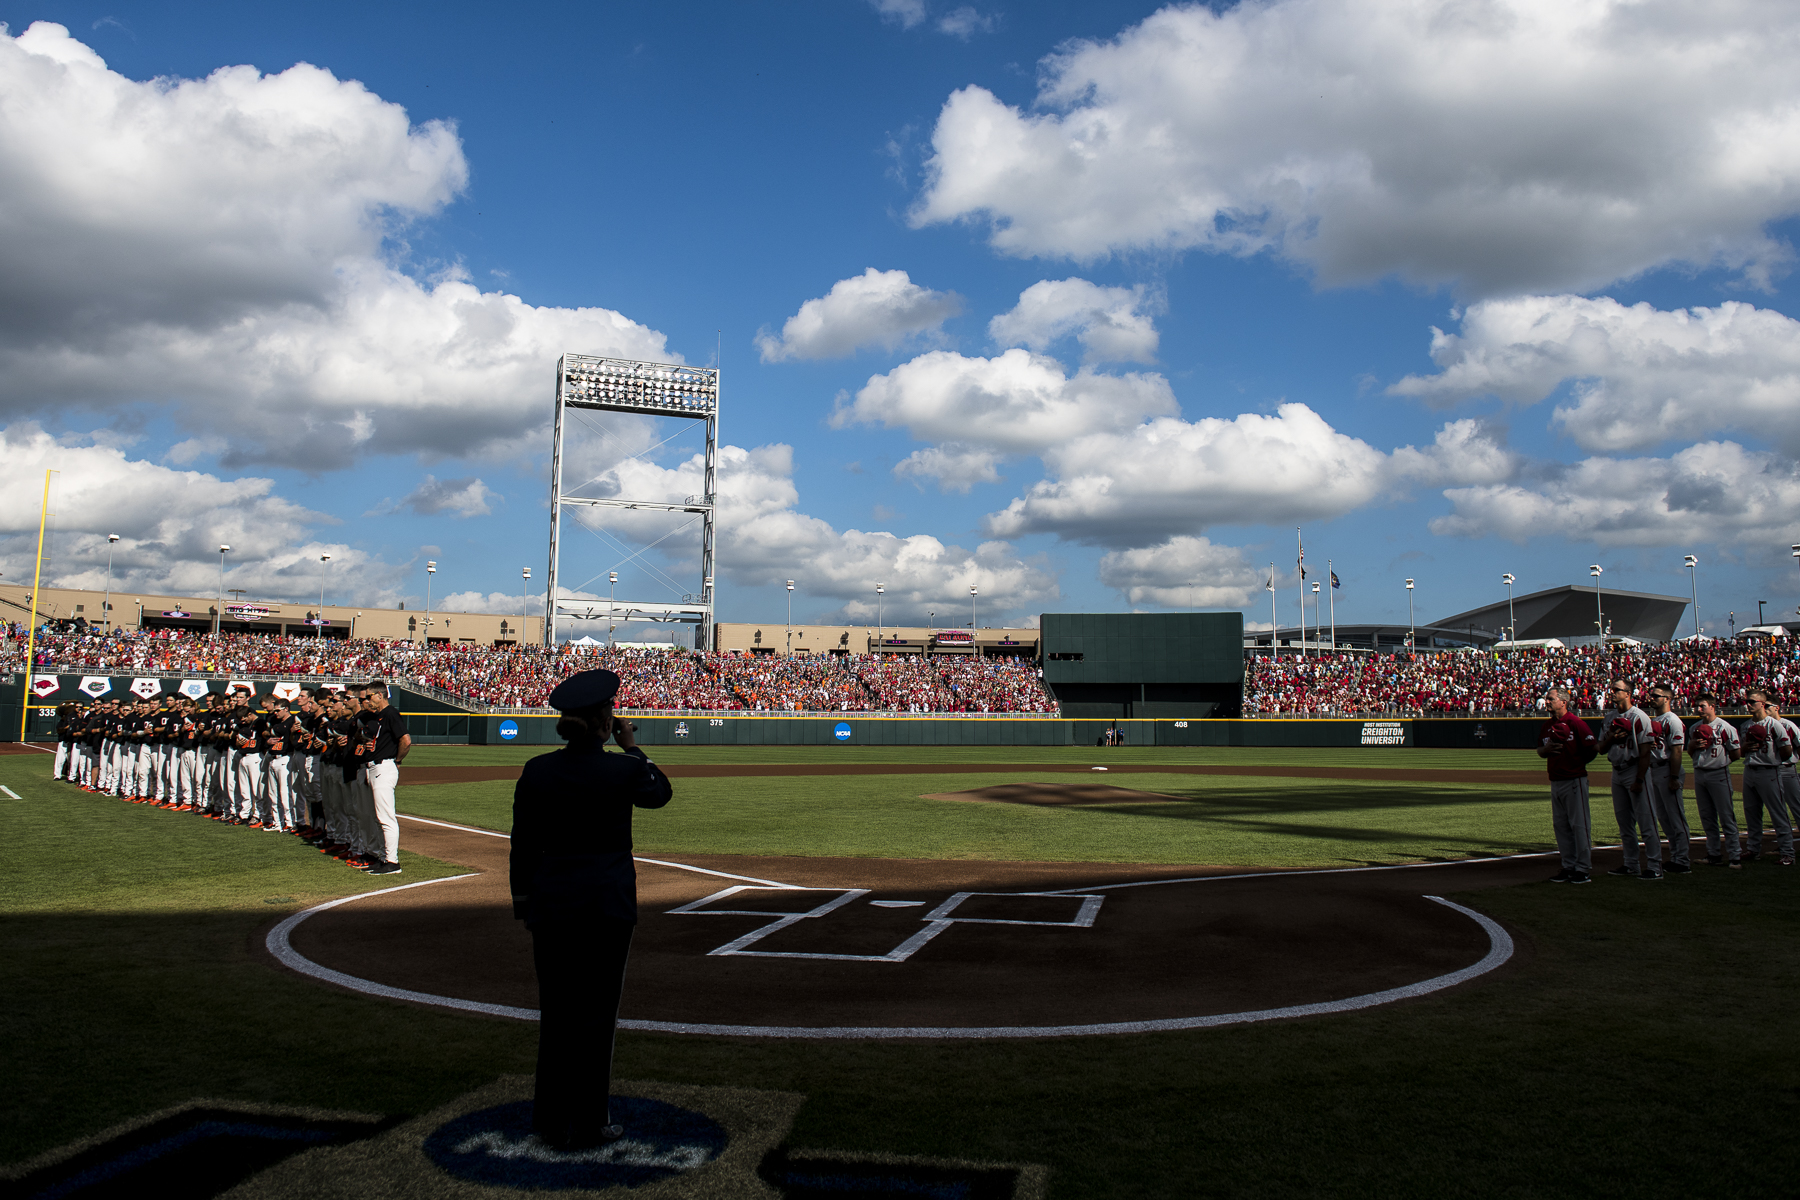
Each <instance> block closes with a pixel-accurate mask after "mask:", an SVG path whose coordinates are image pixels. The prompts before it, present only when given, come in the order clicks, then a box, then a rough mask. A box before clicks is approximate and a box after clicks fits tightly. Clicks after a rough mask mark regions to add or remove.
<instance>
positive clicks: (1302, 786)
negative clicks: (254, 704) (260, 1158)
mask: <svg viewBox="0 0 1800 1200" xmlns="http://www.w3.org/2000/svg"><path fill="white" fill-rule="evenodd" d="M1031 778H1034V776H1033V775H1032V774H1031V772H1030V771H1028V770H1027V771H1021V772H1020V773H1019V775H1017V776H1014V775H1010V774H1009V775H993V774H980V775H957V774H944V775H829V776H779V775H776V776H761V777H755V778H747V779H677V780H675V781H674V782H675V800H674V801H673V802H672V803H671V804H670V805H669V806H668V807H667V808H663V809H657V810H653V811H646V812H642V813H639V814H638V817H637V822H636V836H637V845H638V848H639V849H640V850H642V851H643V852H645V853H654V854H682V853H719V852H728V853H733V854H805V855H827V856H844V857H853V858H973V859H1004V860H1009V861H1024V862H1131V863H1196V864H1200V863H1204V864H1213V865H1219V866H1253V865H1266V866H1282V867H1318V866H1345V865H1352V864H1354V865H1363V864H1368V863H1389V862H1403V861H1409V860H1415V859H1443V858H1469V857H1480V856H1486V855H1492V854H1511V853H1515V852H1519V851H1529V850H1543V849H1548V848H1551V847H1553V846H1554V841H1553V840H1551V838H1552V835H1551V832H1550V824H1549V815H1548V813H1549V805H1548V802H1547V800H1546V799H1545V797H1544V795H1543V794H1542V789H1537V788H1524V787H1490V786H1474V785H1469V784H1442V783H1391V782H1387V781H1353V782H1341V781H1336V780H1294V779H1279V778H1270V777H1256V776H1240V775H1217V776H1215V775H1205V776H1195V775H1160V774H1154V773H1145V774H1132V775H1122V776H1119V777H1117V778H1115V779H1112V780H1110V781H1109V782H1111V783H1113V784H1116V785H1122V786H1126V787H1130V788H1132V789H1135V790H1139V791H1147V792H1159V793H1163V794H1166V795H1172V796H1179V797H1182V798H1183V799H1182V800H1181V801H1180V802H1178V803H1164V804H1131V805H1118V806H1112V805H1108V806H1104V807H1095V808H1035V807H1031V806H1028V805H1019V804H973V803H963V802H957V801H946V800H927V799H923V798H922V797H923V795H924V794H926V793H932V792H959V791H964V790H968V789H973V788H984V787H992V786H994V785H995V784H998V783H1011V782H1014V781H1015V780H1018V779H1031ZM1035 778H1038V779H1044V780H1050V781H1066V780H1067V779H1068V778H1069V777H1068V776H1060V775H1054V774H1042V775H1037V776H1035ZM1080 778H1081V777H1079V776H1078V777H1077V779H1080ZM1082 782H1085V780H1084V779H1083V780H1082ZM512 792H513V785H512V784H511V783H505V782H495V783H448V784H430V785H425V786H419V787H403V788H401V789H400V793H399V799H400V808H401V810H402V811H403V812H408V813H413V814H415V815H418V816H422V817H430V818H433V819H436V820H442V821H455V822H459V823H461V824H466V825H475V826H479V827H481V828H483V829H496V830H500V831H502V832H504V831H506V830H508V829H510V828H511V827H512ZM1608 803H1609V802H1608V801H1605V800H1604V799H1600V800H1598V801H1597V802H1596V804H1595V815H1596V817H1598V816H1601V815H1603V814H1605V813H1610V811H1611V810H1610V808H1608V807H1607V805H1608ZM403 836H404V834H403Z"/></svg>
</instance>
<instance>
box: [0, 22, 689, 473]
mask: <svg viewBox="0 0 1800 1200" xmlns="http://www.w3.org/2000/svg"><path fill="white" fill-rule="evenodd" d="M0 178H4V179H5V180H6V203H5V204H4V205H0V415H10V416H13V417H18V416H31V415H33V414H36V413H41V412H47V411H50V410H52V409H55V410H60V411H65V412H66V411H72V410H81V409H87V410H89V411H91V412H93V413H95V414H98V415H104V414H106V413H108V412H111V411H116V410H117V409H119V408H121V407H125V406H130V405H133V404H136V403H139V402H151V403H159V404H165V405H167V406H168V408H169V411H170V412H171V413H172V415H173V416H174V417H175V419H176V420H177V421H178V422H180V423H181V424H182V425H184V426H186V427H187V428H188V429H189V430H191V431H192V432H193V433H194V434H195V435H196V437H195V438H193V439H190V443H189V444H188V445H187V448H186V450H185V451H184V453H186V452H188V451H193V452H196V453H197V452H200V451H201V450H202V449H203V448H204V451H205V452H209V453H221V454H222V461H224V462H225V463H226V464H227V465H239V464H242V463H247V462H259V461H260V462H273V463H282V464H289V465H294V466H298V467H302V468H304V469H312V470H317V469H329V468H334V467H340V466H345V465H348V464H349V463H351V462H353V461H355V460H356V459H357V458H359V457H361V456H363V455H368V454H391V453H406V452H420V453H425V454H428V455H466V454H478V453H482V452H484V451H493V450H495V449H496V448H497V447H502V446H507V445H511V444H514V443H515V442H516V440H517V439H519V438H521V437H522V436H525V435H526V434H528V433H531V432H534V431H535V430H536V429H537V428H538V427H539V426H541V425H542V424H544V420H543V418H541V417H539V416H538V414H539V413H541V412H545V411H547V409H548V404H547V401H548V399H549V397H548V395H547V392H548V390H549V385H548V383H547V379H548V377H549V368H550V366H551V364H552V363H553V362H554V360H555V358H556V356H557V355H558V354H560V353H561V352H562V351H563V350H566V349H569V350H582V351H587V352H590V353H599V354H611V355H618V356H622V357H633V358H661V359H668V358H670V357H671V356H670V355H669V354H668V352H667V349H666V345H665V341H664V338H663V336H662V335H661V334H659V333H656V332H655V331H653V330H649V329H646V328H644V327H643V326H642V325H639V324H637V323H635V322H633V321H630V320H628V319H627V318H625V317H623V316H621V315H620V314H618V313H616V312H613V311H611V310H607V309H599V308H592V309H557V308H540V307H534V306H532V305H529V304H525V303H524V302H523V301H521V300H519V299H518V298H517V297H515V296H509V295H505V294H501V293H495V292H489V293H483V292H481V291H479V290H478V289H476V288H475V287H473V286H471V285H470V284H468V283H466V282H464V281H463V280H461V279H460V278H458V277H457V276H456V274H455V273H454V272H448V273H439V275H438V276H436V277H435V278H433V279H430V280H428V281H424V282H422V281H420V280H419V279H417V278H415V277H413V276H412V275H409V274H407V273H405V272H403V271H402V270H400V269H399V267H398V265H397V264H396V260H395V255H396V254H397V253H398V252H399V251H400V249H401V248H402V247H401V246H400V243H399V242H398V241H397V240H396V238H397V236H400V235H403V234H404V232H405V229H406V226H407V223H408V222H409V221H411V220H413V219H416V218H419V217H424V216H429V215H431V214H434V213H436V212H439V211H441V210H442V209H443V207H444V206H445V205H446V204H448V203H449V202H450V201H451V200H452V199H453V198H454V197H455V196H456V195H457V194H458V193H459V192H460V191H461V190H462V188H463V186H464V185H465V183H466V181H467V178H468V165H467V163H466V161H465V160H464V158H463V153H462V148H461V144H460V142H459V141H458V139H457V136H456V132H455V130H454V129H453V128H452V127H451V126H449V125H447V124H445V123H443V122H437V121H429V122H425V123H423V124H416V125H415V124H413V123H412V122H411V120H410V118H409V117H408V115H407V113H406V111H405V110H404V109H403V108H401V107H400V106H399V105H396V104H393V103H390V102H388V101H385V100H382V99H381V98H380V97H378V96H375V95H373V94H371V93H370V92H369V91H368V90H367V89H366V88H364V87H363V86H362V85H361V84H358V83H354V82H349V81H344V80H339V79H337V78H336V77H334V76H333V75H332V74H331V73H330V72H328V71H324V70H321V69H319V68H317V67H311V66H306V65H304V64H302V65H300V66H295V67H292V68H289V69H288V70H286V71H283V72H281V73H279V74H274V75H264V74H261V73H260V72H258V71H257V70H255V69H254V68H251V67H227V68H222V69H220V70H218V71H215V72H213V73H212V74H211V75H209V76H207V77H206V78H205V79H187V80H184V79H158V80H152V81H148V82H140V81H135V80H131V79H128V78H126V77H125V76H123V75H120V74H119V73H117V72H115V71H112V70H110V69H109V68H108V67H107V66H106V64H105V63H104V61H102V60H101V59H100V58H99V56H98V55H96V54H95V53H94V52H93V51H92V50H91V49H89V48H88V47H87V46H85V45H83V44H81V43H80V42H78V41H76V40H75V39H73V38H72V37H70V36H69V33H68V31H67V30H66V29H64V28H63V27H61V26H58V25H51V24H45V23H39V24H35V25H33V26H31V27H30V28H29V29H27V30H26V31H25V32H24V33H22V34H20V35H19V36H18V37H16V38H13V37H5V36H0ZM521 409H525V410H526V411H529V412H530V413H531V414H532V415H531V416H530V417H528V418H525V419H523V420H522V419H521V416H520V410H521ZM221 443H222V444H223V449H222V450H221V449H219V448H218V447H219V446H220V444H221ZM177 461H179V458H178V459H177ZM190 461H191V459H190Z"/></svg>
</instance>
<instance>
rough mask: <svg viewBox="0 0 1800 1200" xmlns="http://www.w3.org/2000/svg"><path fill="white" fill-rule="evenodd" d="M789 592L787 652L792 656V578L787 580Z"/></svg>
mask: <svg viewBox="0 0 1800 1200" xmlns="http://www.w3.org/2000/svg"><path fill="white" fill-rule="evenodd" d="M787 594H788V624H787V653H788V657H789V658H792V657H793V655H794V581H793V580H791V579H790V580H788V581H787Z"/></svg>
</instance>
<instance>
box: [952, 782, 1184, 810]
mask: <svg viewBox="0 0 1800 1200" xmlns="http://www.w3.org/2000/svg"><path fill="white" fill-rule="evenodd" d="M924 798H925V799H926V800H974V801H980V802H985V803H988V804H1036V805H1045V806H1054V807H1071V806H1081V805H1092V804H1169V803H1172V802H1175V801H1179V800H1180V799H1181V797H1180V796H1165V795H1162V794H1161V793H1159V792H1139V791H1134V790H1133V789H1131V788H1122V787H1113V786H1112V785H1111V784H1107V783H1003V784H1000V785H999V786H997V787H984V788H971V789H970V790H969V791H966V792H927V793H926V794H925V796H924Z"/></svg>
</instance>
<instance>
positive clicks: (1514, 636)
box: [1500, 571, 1519, 648]
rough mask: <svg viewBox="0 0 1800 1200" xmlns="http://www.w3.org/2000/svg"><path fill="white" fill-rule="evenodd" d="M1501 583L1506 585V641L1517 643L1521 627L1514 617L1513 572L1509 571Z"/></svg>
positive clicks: (1501, 578)
mask: <svg viewBox="0 0 1800 1200" xmlns="http://www.w3.org/2000/svg"><path fill="white" fill-rule="evenodd" d="M1500 582H1501V583H1504V584H1505V585H1506V640H1507V641H1509V642H1517V641H1518V640H1519V627H1518V625H1516V624H1515V623H1514V622H1515V620H1516V618H1515V617H1514V616H1513V576H1512V572H1511V571H1508V572H1507V573H1506V574H1504V575H1502V576H1501V577H1500ZM1515 648H1516V647H1515Z"/></svg>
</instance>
